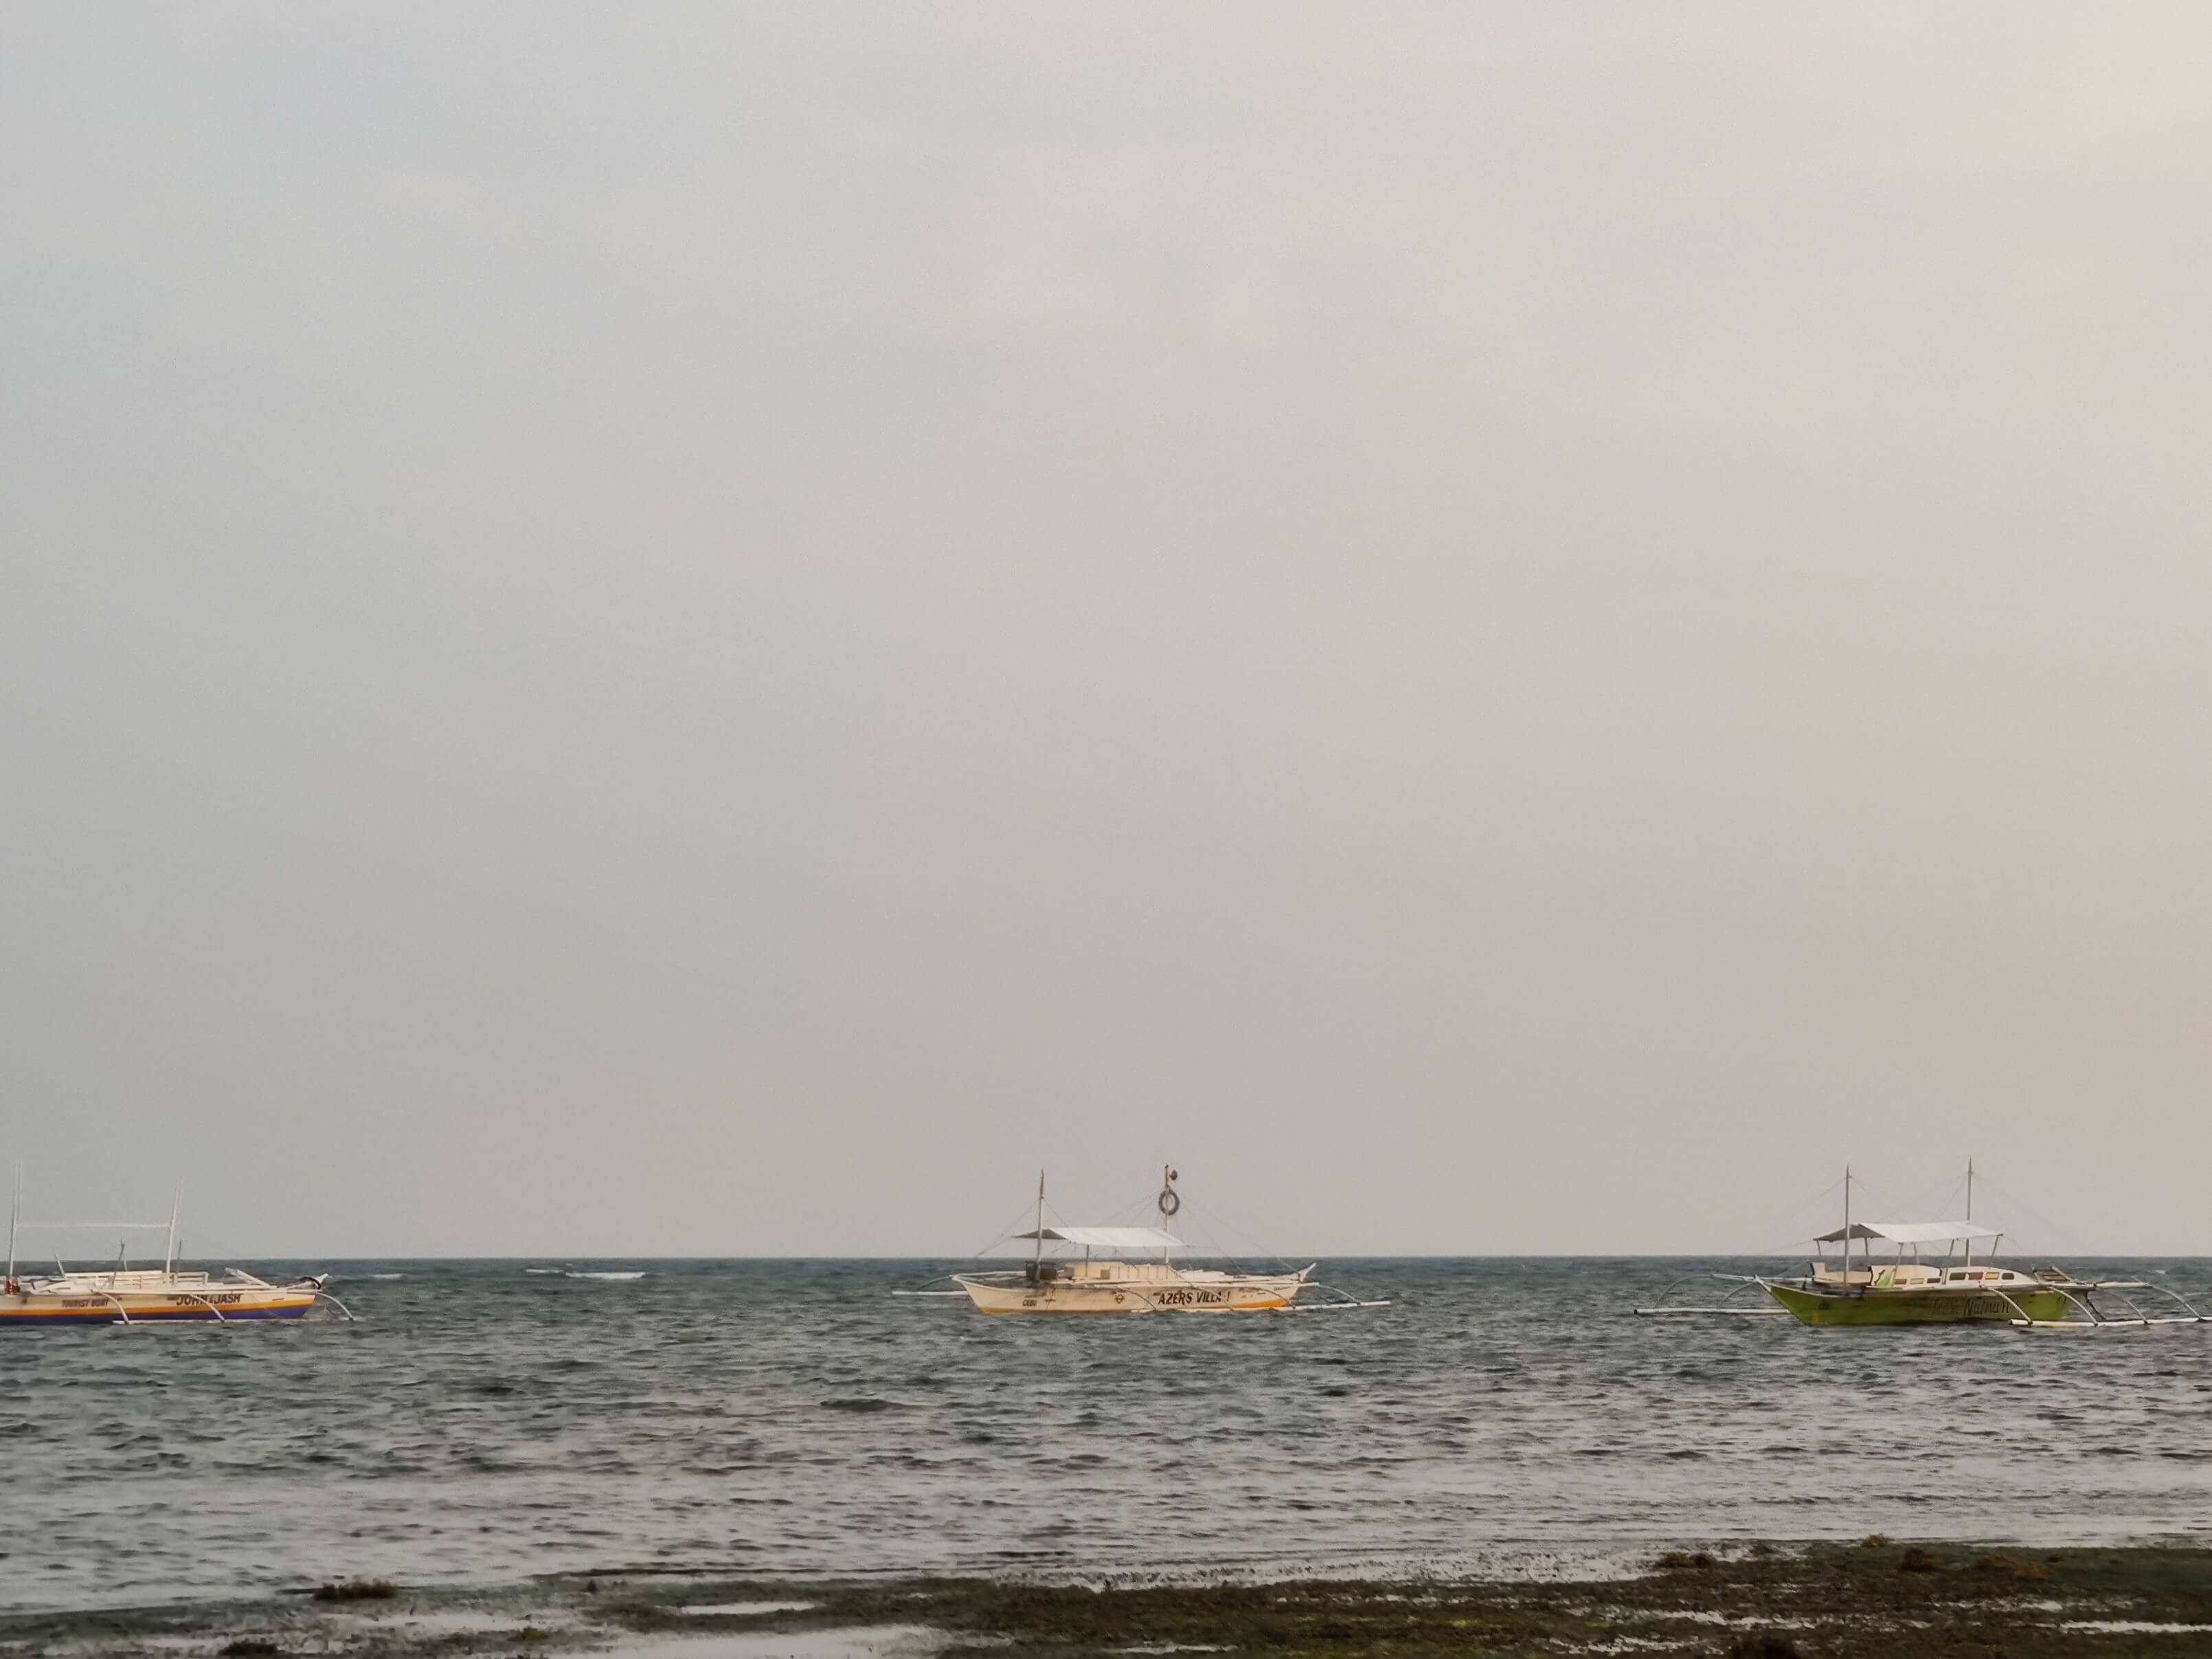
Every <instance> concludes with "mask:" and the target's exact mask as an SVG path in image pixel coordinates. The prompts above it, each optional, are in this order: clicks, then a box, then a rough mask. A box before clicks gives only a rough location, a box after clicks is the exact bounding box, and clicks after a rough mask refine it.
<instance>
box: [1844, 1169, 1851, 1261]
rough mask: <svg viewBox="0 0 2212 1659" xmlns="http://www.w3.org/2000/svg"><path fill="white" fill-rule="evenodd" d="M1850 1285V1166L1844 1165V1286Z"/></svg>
mask: <svg viewBox="0 0 2212 1659" xmlns="http://www.w3.org/2000/svg"><path fill="white" fill-rule="evenodd" d="M1850 1287H1851V1166H1850V1164H1844V1289H1845V1290H1847V1291H1848V1290H1849V1289H1850Z"/></svg>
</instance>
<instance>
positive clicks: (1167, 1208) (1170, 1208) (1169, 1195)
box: [1160, 1187, 1182, 1216]
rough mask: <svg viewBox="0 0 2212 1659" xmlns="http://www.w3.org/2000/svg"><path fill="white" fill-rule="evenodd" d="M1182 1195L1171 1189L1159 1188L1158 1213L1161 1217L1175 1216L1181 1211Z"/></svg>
mask: <svg viewBox="0 0 2212 1659" xmlns="http://www.w3.org/2000/svg"><path fill="white" fill-rule="evenodd" d="M1181 1210H1182V1194H1180V1193H1178V1192H1176V1189H1175V1188H1172V1187H1163V1188H1160V1213H1161V1214H1162V1215H1164V1216H1171V1215H1174V1214H1176V1213H1177V1212H1180V1211H1181Z"/></svg>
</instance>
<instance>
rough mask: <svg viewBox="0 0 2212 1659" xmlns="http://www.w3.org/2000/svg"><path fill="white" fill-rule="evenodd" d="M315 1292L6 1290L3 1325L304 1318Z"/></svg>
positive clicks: (0, 1308)
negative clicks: (15, 1292)
mask: <svg viewBox="0 0 2212 1659" xmlns="http://www.w3.org/2000/svg"><path fill="white" fill-rule="evenodd" d="M314 1305H315V1292H314V1291H295V1290H291V1289H289V1288H288V1289H278V1288H276V1287H274V1286H272V1287H270V1288H268V1289H265V1290H258V1289H257V1290H216V1291H205V1292H203V1293H200V1294H195V1295H184V1294H179V1293H176V1292H171V1291H123V1292H120V1293H118V1294H117V1295H114V1296H98V1295H87V1294H84V1293H82V1292H70V1293H64V1294H53V1295H48V1294H41V1293H40V1292H38V1291H29V1292H26V1293H22V1294H18V1295H13V1296H9V1295H0V1330H38V1329H44V1328H47V1327H49V1326H54V1325H124V1324H130V1325H175V1324H193V1323H204V1324H209V1325H213V1324H217V1323H223V1324H228V1323H230V1322H234V1321H237V1320H242V1319H253V1320H260V1319H301V1318H304V1317H306V1316H307V1310H308V1309H310V1308H312V1307H313V1306H314Z"/></svg>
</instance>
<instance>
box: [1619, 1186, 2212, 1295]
mask: <svg viewBox="0 0 2212 1659" xmlns="http://www.w3.org/2000/svg"><path fill="white" fill-rule="evenodd" d="M1973 1212H1974V1169H1973V1165H1972V1164H1968V1165H1967V1166H1966V1219H1963V1220H1959V1221H1854V1220H1852V1219H1851V1172H1850V1170H1848V1169H1846V1170H1844V1225H1842V1226H1840V1227H1838V1228H1837V1229H1836V1230H1835V1231H1832V1232H1826V1233H1822V1234H1820V1236H1819V1237H1817V1238H1815V1239H1814V1240H1813V1241H1812V1243H1813V1246H1814V1259H1813V1260H1812V1261H1810V1262H1808V1264H1807V1265H1806V1269H1805V1272H1804V1273H1802V1274H1799V1275H1796V1276H1794V1277H1790V1276H1783V1275H1772V1276H1770V1275H1766V1274H1760V1273H1716V1274H1714V1275H1713V1277H1714V1278H1716V1279H1723V1280H1726V1281H1729V1282H1732V1283H1733V1284H1735V1286H1736V1289H1735V1290H1734V1291H1729V1294H1728V1295H1727V1296H1726V1297H1722V1298H1721V1303H1720V1304H1719V1305H1717V1306H1715V1307H1710V1308H1668V1307H1659V1308H1638V1310H1636V1311H1637V1312H1638V1313H1639V1314H1723V1313H1726V1314H1753V1313H1765V1314H1777V1315H1787V1316H1793V1317H1795V1318H1796V1320H1797V1321H1798V1322H1800V1323H1802V1324H1806V1325H1964V1324H1978V1323H2001V1324H2008V1325H2010V1326H2012V1327H2014V1328H2015V1329H2019V1330H2033V1331H2097V1330H2141V1329H2143V1328H2147V1327H2149V1326H2153V1325H2202V1324H2204V1323H2207V1322H2208V1321H2207V1319H2206V1317H2205V1316H2203V1315H2202V1314H2200V1313H2198V1312H2197V1310H2196V1309H2195V1308H2194V1307H2193V1306H2191V1304H2190V1303H2189V1302H2188V1301H2187V1300H2186V1299H2185V1297H2182V1296H2180V1295H2179V1293H2178V1292H2176V1291H2170V1290H2167V1289H2166V1287H2165V1286H2164V1285H2153V1284H2151V1283H2149V1282H2148V1280H2145V1279H2076V1278H2075V1277H2074V1276H2073V1275H2072V1274H2071V1273H2068V1272H2067V1271H2066V1270H2065V1269H2064V1268H2063V1267H2039V1268H2036V1269H2034V1270H2033V1271H2032V1272H2024V1271H2022V1270H2021V1269H2020V1268H2017V1267H2000V1266H1999V1265H1998V1264H1997V1263H1996V1261H1994V1260H1992V1259H1991V1257H1993V1256H1994V1255H1995V1254H1996V1247H1997V1244H1998V1242H1999V1241H2000V1240H2001V1239H2002V1238H2003V1237H2004V1233H2003V1231H2002V1229H2000V1228H1996V1227H1988V1226H1984V1225H1979V1224H1978V1223H1977V1222H1975V1221H1974V1220H1973V1219H1972V1216H1973ZM1877 1243H1887V1244H1888V1245H1889V1246H1890V1247H1891V1256H1890V1259H1889V1260H1888V1261H1881V1260H1880V1259H1878V1258H1877V1257H1875V1255H1874V1253H1873V1251H1874V1247H1875V1245H1876V1244H1877ZM1830 1244H1836V1245H1840V1246H1841V1247H1842V1248H1841V1249H1840V1250H1839V1251H1838V1255H1839V1256H1840V1258H1841V1259H1840V1261H1836V1260H1832V1259H1830V1257H1829V1256H1828V1255H1827V1253H1826V1249H1825V1247H1826V1246H1827V1245H1830ZM1854 1244H1857V1246H1858V1247H1859V1249H1858V1252H1857V1266H1854V1265H1853V1263H1852V1249H1851V1247H1852V1245H1854ZM1977 1244H1980V1245H1984V1246H1986V1248H1985V1249H1984V1252H1983V1257H1982V1260H1980V1261H1976V1260H1975V1259H1974V1250H1975V1246H1976V1245H1977ZM1936 1246H1941V1247H1942V1259H1941V1260H1939V1261H1923V1259H1922V1255H1923V1250H1924V1249H1933V1248H1934V1247H1936ZM1908 1250H1909V1251H1910V1252H1911V1257H1910V1259H1909V1260H1908V1259H1907V1255H1906V1252H1907V1251H1908ZM1678 1282H1679V1281H1678ZM1753 1287H1756V1290H1753ZM1743 1291H1753V1294H1754V1295H1756V1294H1757V1291H1765V1303H1771V1304H1773V1305H1771V1306H1770V1305H1765V1304H1764V1303H1762V1304H1759V1305H1755V1306H1751V1307H1731V1306H1729V1305H1728V1304H1729V1302H1730V1301H1732V1300H1733V1299H1734V1298H1735V1296H1737V1295H1738V1294H1740V1293H1741V1292H1743ZM2129 1291H2145V1292H2148V1293H2151V1294H2155V1295H2159V1296H2163V1297H2166V1298H2167V1299H2168V1300H2169V1301H2171V1302H2172V1303H2174V1304H2176V1305H2177V1306H2179V1309H2180V1310H2181V1311H2180V1312H2179V1313H2178V1314H2174V1313H2155V1314H2154V1313H2151V1312H2148V1311H2146V1310H2144V1309H2143V1307H2142V1305H2141V1304H2139V1303H2137V1302H2136V1300H2135V1298H2134V1297H2131V1296H2130V1295H2129V1294H2128V1292H2129ZM2100 1295H2103V1296H2105V1297H2107V1298H2108V1299H2117V1300H2118V1301H2119V1302H2120V1303H2122V1304H2124V1305H2125V1307H2126V1309H2127V1311H2126V1312H2125V1313H2124V1314H2122V1313H2116V1312H2113V1311H2111V1310H2108V1309H2106V1308H2104V1307H2100V1306H2099V1305H2098V1303H2097V1301H2096V1298H2097V1297H2098V1296H2100Z"/></svg>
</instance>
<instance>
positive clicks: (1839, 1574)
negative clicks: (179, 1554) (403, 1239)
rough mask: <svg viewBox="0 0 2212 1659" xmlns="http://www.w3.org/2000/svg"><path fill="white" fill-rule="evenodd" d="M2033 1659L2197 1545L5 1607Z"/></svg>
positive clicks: (430, 1629)
mask: <svg viewBox="0 0 2212 1659" xmlns="http://www.w3.org/2000/svg"><path fill="white" fill-rule="evenodd" d="M1793 1651H1794V1652H1796V1653H1798V1654H1802V1655H1803V1656H1807V1659H1814V1656H1831V1659H1923V1656H1927V1655H1931V1654H1952V1653H1955V1654H1960V1655H1967V1654H1974V1655H1982V1656H1991V1655H1996V1654H1999V1653H2002V1654H2003V1655H2005V1656H2007V1659H2043V1656H2052V1659H2056V1656H2060V1655H2067V1656H2075V1655H2081V1654H2085V1653H2087V1654H2096V1655H2100V1656H2104V1655H2109V1656H2114V1659H2121V1656H2130V1655H2136V1654H2160V1655H2166V1656H2173V1655H2179V1654H2196V1653H2203V1652H2212V1551H2206V1550H2203V1549H2201V1548H2193V1547H2159V1546H2136V1547H2123V1548H2076V1549H2068V1550H2037V1551H2024V1550H2021V1548H2019V1547H1990V1548H1986V1549H1983V1548H1974V1547H1959V1546H1956V1545H1929V1546H1921V1547H1911V1546H1907V1545H1905V1544H1902V1543H1896V1544H1892V1543H1882V1544H1880V1545H1872V1544H1869V1545H1867V1546H1852V1547H1838V1546H1835V1545H1832V1544H1822V1545H1810V1546H1802V1547H1782V1548H1776V1547H1754V1548H1753V1549H1749V1550H1744V1551H1741V1552H1733V1553H1726V1554H1718V1553H1704V1552H1698V1551H1682V1552H1670V1553H1663V1554H1661V1555H1657V1556H1653V1557H1649V1558H1646V1559H1644V1561H1642V1562H1641V1563H1640V1564H1639V1565H1638V1571H1635V1572H1634V1573H1633V1574H1632V1576H1626V1577H1620V1576H1611V1575H1606V1576H1595V1577H1528V1576H1520V1577H1492V1578H1485V1579H1466V1578H1451V1579H1444V1578H1401V1579H1394V1580H1373V1579H1365V1580H1361V1579H1343V1580H1316V1579H1302V1580H1297V1581H1294V1582H1283V1583H1233V1584H1214V1585H1198V1584H1190V1583H1181V1584H1152V1585H1138V1584H1130V1585H1123V1586H1109V1587H1105V1588H1085V1587H1079V1586H1072V1585H1065V1584H1060V1585H1049V1584H1036V1583H1008V1582H992V1581H983V1580H975V1579H903V1580H896V1581H885V1582H873V1583H854V1582H852V1581H849V1580H848V1581H841V1582H819V1583H807V1582H785V1583H764V1582H763V1581H762V1580H760V1579H758V1578H736V1577H720V1578H718V1577H707V1576H701V1575H684V1576H681V1577H674V1576H662V1575H636V1574H568V1575H561V1576H558V1577H548V1578H545V1579H542V1580H538V1581H533V1582H531V1583H522V1584H513V1585H506V1586H500V1587H493V1588H483V1589H414V1588H410V1587H408V1586H405V1585H397V1586H385V1585H381V1584H379V1583H359V1582H356V1583H352V1584H349V1585H348V1586H347V1587H345V1588H344V1589H339V1590H336V1591H332V1590H325V1593H324V1594H323V1595H320V1596H318V1595H316V1594H314V1593H313V1592H311V1591H308V1590H305V1589H303V1590H302V1591H301V1592H299V1593H297V1594H293V1595H281V1596H273V1597H266V1598H258V1599H253V1600H239V1601H222V1602H201V1603H186V1604H178V1605H170V1606H165V1607H136V1608H132V1607H117V1608H111V1609H106V1610H100V1611H80V1612H65V1613H15V1614H9V1615H5V1616H0V1653H5V1654H7V1655H9V1656H10V1659H48V1656H52V1659H62V1656H68V1659H104V1656H118V1659H119V1656H125V1655H131V1656H142V1655H143V1656H155V1655H160V1656H165V1659H199V1656H206V1659H226V1656H227V1659H255V1656H259V1659H269V1656H296V1659H368V1656H377V1659H491V1656H501V1659H534V1656H550V1655H553V1654H575V1655H581V1654H587V1653H592V1654H619V1655H648V1654H649V1655H657V1656H665V1659H966V1656H971V1655H983V1654H990V1655H1003V1654H1006V1653H1008V1652H1014V1653H1050V1654H1052V1655H1054V1656H1060V1659H1105V1656H1124V1655H1158V1654H1167V1653H1176V1652H1209V1653H1251V1654H1265V1655H1268V1656H1277V1659H1279V1656H1292V1655H1311V1656H1316V1659H1353V1656H1362V1655H1368V1654H1376V1653H1385V1652H1387V1653H1389V1654H1391V1655H1394V1656H1429V1655H1435V1656H1443V1655H1447V1654H1460V1653H1468V1654H1478V1653H1479V1654H1500V1655H1508V1654H1530V1655H1534V1654H1552V1655H1556V1654H1573V1653H1590V1654H1597V1653H1608V1654H1622V1653H1631V1652H1638V1653H1680V1654H1729V1653H1741V1654H1747V1655H1754V1656H1771V1659H1778V1656H1786V1655H1788V1654H1790V1653H1791V1652H1793Z"/></svg>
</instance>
